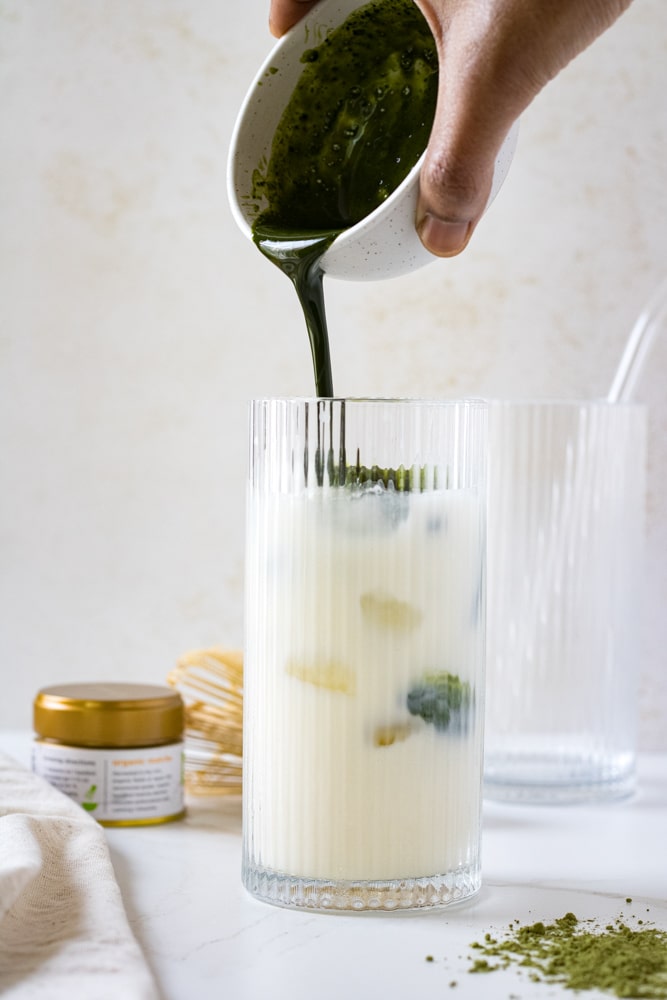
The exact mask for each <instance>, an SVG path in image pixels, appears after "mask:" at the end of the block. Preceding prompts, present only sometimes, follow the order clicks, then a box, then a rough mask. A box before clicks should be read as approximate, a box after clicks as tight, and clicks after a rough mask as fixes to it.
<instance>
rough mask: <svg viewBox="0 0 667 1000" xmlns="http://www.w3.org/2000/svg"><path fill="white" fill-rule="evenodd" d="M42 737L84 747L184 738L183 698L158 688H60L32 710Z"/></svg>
mask: <svg viewBox="0 0 667 1000" xmlns="http://www.w3.org/2000/svg"><path fill="white" fill-rule="evenodd" d="M33 722H34V728H35V732H36V733H37V735H38V736H40V737H41V738H42V739H48V740H58V741H59V742H61V743H68V744H70V745H72V746H84V747H148V746H157V745H158V744H160V743H170V742H173V741H174V740H180V739H182V737H183V726H184V707H183V699H182V698H181V696H180V694H179V693H178V692H177V691H174V690H173V688H169V687H163V686H161V685H158V684H123V683H109V684H105V683H102V684H93V683H91V684H57V685H54V686H53V687H46V688H42V689H41V691H39V692H38V693H37V696H36V698H35V702H34V706H33Z"/></svg>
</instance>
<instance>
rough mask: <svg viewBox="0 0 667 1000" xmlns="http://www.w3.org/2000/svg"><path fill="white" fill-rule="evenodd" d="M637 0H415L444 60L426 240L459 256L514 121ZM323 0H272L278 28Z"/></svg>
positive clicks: (423, 212) (422, 228)
mask: <svg viewBox="0 0 667 1000" xmlns="http://www.w3.org/2000/svg"><path fill="white" fill-rule="evenodd" d="M630 2H631V0H549V2H547V3H545V2H544V0H415V3H417V6H418V7H419V8H420V10H421V11H422V13H423V14H424V17H425V18H426V20H427V21H428V23H429V25H430V28H431V31H432V32H433V35H434V37H435V40H436V44H437V47H438V57H439V62H440V77H439V93H438V105H437V109H436V114H435V120H434V122H433V129H432V131H431V138H430V140H429V145H428V149H427V151H426V158H425V160H424V165H423V167H422V172H421V178H420V193H419V201H418V205H417V219H416V226H417V230H418V232H419V236H420V238H421V240H422V243H423V244H424V246H425V247H426V249H427V250H430V251H431V253H433V254H436V255H437V256H439V257H453V256H455V255H456V254H458V253H460V252H461V250H463V249H464V248H465V247H466V246H467V244H468V241H469V240H470V237H471V236H472V233H473V231H474V229H475V226H476V225H477V223H478V222H479V219H480V217H481V214H482V212H483V211H484V208H485V206H486V203H487V200H488V197H489V192H490V190H491V182H492V179H493V169H494V164H495V159H496V156H497V154H498V151H499V149H500V147H501V145H502V143H503V140H504V139H505V136H506V135H507V133H508V132H509V130H510V128H511V126H512V124H513V123H514V122H515V121H516V119H517V118H518V117H519V116H520V115H521V113H522V112H523V111H524V110H525V109H526V108H527V107H528V105H529V104H530V103H531V101H532V100H533V98H534V97H535V96H536V95H537V94H538V93H539V92H540V90H542V88H543V87H544V86H545V84H546V83H548V82H549V80H551V79H553V77H555V76H556V75H557V74H558V73H559V72H560V70H561V69H563V67H564V66H566V65H567V63H569V62H570V60H571V59H573V58H574V57H575V56H577V55H578V54H579V53H580V52H582V51H583V50H584V49H585V48H586V47H587V46H588V45H590V44H591V42H593V41H594V40H595V39H596V38H597V37H598V36H599V35H601V34H602V33H603V32H604V31H605V30H606V29H607V28H608V27H610V25H611V24H613V22H614V21H615V20H616V19H617V18H618V17H620V15H621V14H622V13H623V11H625V10H626V9H627V8H628V7H629V6H630ZM315 3H317V0H271V7H270V14H269V25H270V28H271V32H272V33H273V34H274V35H276V36H280V35H282V34H284V33H285V31H287V30H288V28H291V27H292V25H294V24H296V22H297V21H298V20H300V18H301V17H303V15H304V14H306V13H307V12H308V11H309V10H310V9H311V7H314V6H315Z"/></svg>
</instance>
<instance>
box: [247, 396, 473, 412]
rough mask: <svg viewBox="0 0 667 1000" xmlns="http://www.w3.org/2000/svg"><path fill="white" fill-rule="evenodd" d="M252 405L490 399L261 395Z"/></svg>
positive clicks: (435, 402) (463, 402) (460, 403)
mask: <svg viewBox="0 0 667 1000" xmlns="http://www.w3.org/2000/svg"><path fill="white" fill-rule="evenodd" d="M249 402H250V404H251V405H257V404H260V403H293V404H303V403H309V404H313V405H315V404H318V403H321V404H323V405H326V404H328V403H329V404H330V403H346V404H347V403H351V404H353V405H354V404H362V403H363V404H367V403H372V404H375V403H378V404H380V403H382V404H385V405H389V404H391V405H393V404H401V405H403V406H414V407H420V406H470V407H479V408H480V409H487V408H488V407H489V405H490V401H489V400H488V399H484V398H483V397H481V396H461V397H452V398H451V399H450V398H446V399H445V398H438V397H435V396H433V397H430V396H423V397H421V396H259V397H253V398H252V399H250V401H249Z"/></svg>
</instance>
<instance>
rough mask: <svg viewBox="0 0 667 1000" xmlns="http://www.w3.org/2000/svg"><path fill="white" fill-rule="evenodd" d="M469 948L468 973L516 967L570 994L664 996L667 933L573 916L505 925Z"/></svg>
mask: <svg viewBox="0 0 667 1000" xmlns="http://www.w3.org/2000/svg"><path fill="white" fill-rule="evenodd" d="M472 947H473V948H474V949H475V950H476V952H477V956H478V957H476V958H475V960H474V962H473V964H472V966H471V968H470V969H469V972H474V973H483V972H493V971H495V970H496V969H505V968H507V967H508V966H510V965H515V966H519V967H520V968H521V969H522V970H525V972H526V973H527V974H528V975H529V977H530V979H531V980H533V981H534V982H549V983H560V984H562V985H563V986H564V987H565V988H566V989H570V990H600V991H602V992H606V993H610V994H612V995H613V996H617V997H650V998H651V1000H662V998H667V932H666V931H661V930H657V929H656V928H653V927H648V926H645V925H642V921H641V920H640V921H638V926H637V927H636V928H634V929H633V928H631V927H629V926H627V924H625V923H623V921H622V920H621V919H620V918H619V919H618V920H616V921H615V923H613V924H608V925H607V926H606V927H604V928H602V927H600V926H599V925H597V924H595V923H594V922H593V921H589V920H578V919H577V917H575V915H574V914H573V913H566V914H565V916H564V917H561V918H560V919H559V920H556V921H555V922H554V923H553V924H544V923H542V922H541V921H539V922H538V923H534V924H530V925H527V926H524V927H516V926H515V925H513V924H510V931H509V933H508V934H507V935H506V936H504V937H502V938H498V939H497V938H494V937H493V936H492V935H491V934H486V935H485V938H484V941H481V942H475V943H474V944H473V945H472Z"/></svg>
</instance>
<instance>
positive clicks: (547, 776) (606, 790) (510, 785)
mask: <svg viewBox="0 0 667 1000" xmlns="http://www.w3.org/2000/svg"><path fill="white" fill-rule="evenodd" d="M635 790H636V772H635V758H634V754H627V753H626V754H622V755H618V757H617V758H614V759H612V760H611V761H604V762H603V761H600V760H591V759H590V758H582V757H581V756H578V755H577V756H572V757H570V756H567V755H549V754H542V755H539V754H536V755H530V756H524V755H521V754H518V755H514V754H498V755H490V756H488V757H487V759H486V760H485V763H484V798H485V799H487V800H491V801H496V802H515V803H525V804H526V805H568V804H570V803H587V802H590V803H592V802H609V801H614V800H618V799H626V798H628V797H629V796H630V795H632V794H633V793H634V792H635Z"/></svg>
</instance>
